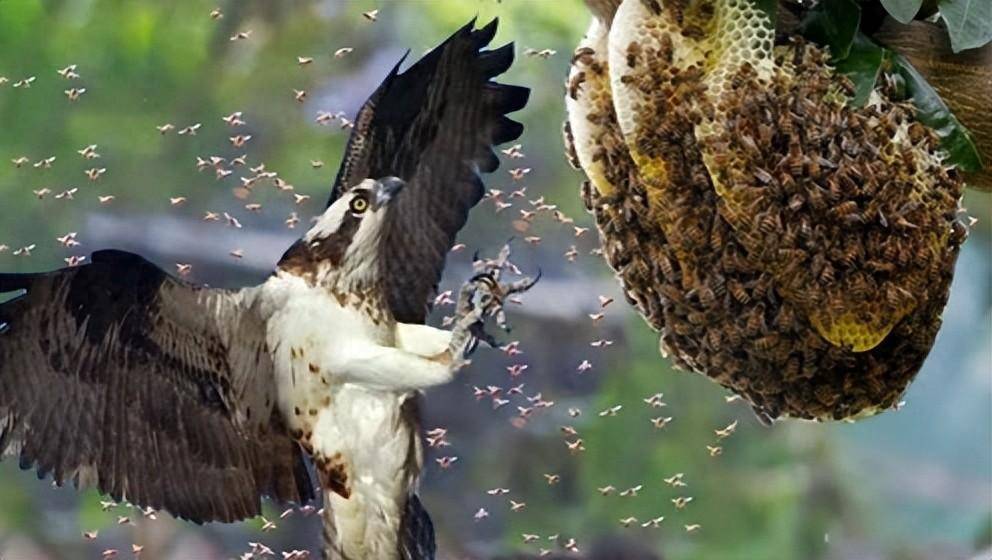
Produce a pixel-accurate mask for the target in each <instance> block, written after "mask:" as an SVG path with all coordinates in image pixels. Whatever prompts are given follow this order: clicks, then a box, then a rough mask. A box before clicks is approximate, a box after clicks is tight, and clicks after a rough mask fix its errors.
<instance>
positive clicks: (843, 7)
mask: <svg viewBox="0 0 992 560" xmlns="http://www.w3.org/2000/svg"><path fill="white" fill-rule="evenodd" d="M860 24H861V6H860V5H859V4H858V3H857V2H855V1H854V0H823V1H822V2H820V3H819V4H817V5H816V6H815V7H814V8H813V9H812V10H810V11H808V12H806V15H805V16H804V17H803V20H802V22H801V23H800V26H799V32H800V33H802V34H803V36H805V37H806V38H807V39H810V40H812V41H815V42H817V43H819V44H821V45H827V46H829V47H830V52H831V53H832V54H833V56H834V60H841V59H844V58H847V54H848V53H849V52H850V50H851V44H852V43H853V42H854V36H855V34H857V32H858V26H859V25H860Z"/></svg>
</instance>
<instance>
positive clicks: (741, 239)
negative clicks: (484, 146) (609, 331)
mask: <svg viewBox="0 0 992 560" xmlns="http://www.w3.org/2000/svg"><path fill="white" fill-rule="evenodd" d="M605 26H606V23H605V22H602V21H600V22H594V26H593V28H592V29H593V30H594V31H595V32H596V33H595V34H591V35H590V37H592V40H587V43H586V44H584V45H582V46H581V48H580V50H581V53H577V54H581V56H577V57H576V59H575V61H574V63H575V66H576V70H573V77H574V76H575V75H577V74H576V72H579V71H581V70H578V69H580V68H585V67H588V66H589V63H590V61H599V62H598V66H597V69H599V70H600V71H603V70H605V71H606V72H608V74H609V84H610V88H609V91H608V92H604V91H603V90H602V88H601V87H599V88H598V89H595V90H594V89H593V88H589V89H588V90H584V89H583V87H582V84H579V85H578V86H576V84H574V83H572V84H571V86H572V87H570V91H569V96H570V97H571V101H570V102H569V106H568V111H569V124H568V125H567V126H566V141H567V142H571V145H573V146H574V147H575V152H576V157H575V160H574V161H575V162H576V163H577V164H578V165H579V166H581V167H582V168H583V169H585V170H586V171H587V175H588V176H589V178H590V182H589V183H587V185H586V187H585V188H584V189H583V197H584V199H585V201H586V204H587V206H588V207H589V209H590V210H591V211H592V212H593V213H594V215H595V217H596V221H597V224H598V226H599V230H600V234H601V238H602V241H603V246H604V254H605V255H606V256H607V258H608V261H609V263H610V265H611V266H612V267H613V268H614V269H615V270H616V272H617V274H618V277H619V278H620V280H621V282H622V283H623V285H624V289H625V291H626V293H627V295H628V299H629V300H631V302H632V303H634V304H635V305H636V306H637V308H638V310H639V311H640V312H641V314H642V315H643V316H644V317H645V319H646V320H647V321H648V322H649V324H650V325H651V326H653V327H654V328H656V329H658V330H659V331H660V332H661V346H662V351H663V352H667V353H670V354H671V356H672V358H673V360H674V361H675V363H676V364H678V365H679V366H682V367H684V368H688V369H692V370H694V371H697V372H699V373H702V374H704V375H707V376H708V377H710V378H712V379H714V380H715V381H717V382H718V383H720V384H721V385H724V386H726V387H728V388H730V389H732V390H733V391H735V392H737V393H739V394H741V395H742V396H744V397H745V398H747V399H748V400H749V401H750V402H751V403H752V405H753V406H754V408H755V410H756V412H758V414H759V416H761V417H764V418H776V417H779V416H783V415H785V416H792V417H799V418H808V419H818V420H825V419H845V418H853V417H858V416H863V415H867V414H872V413H875V412H878V411H880V410H884V409H887V408H890V407H892V406H894V405H895V404H896V403H897V402H898V400H899V398H900V396H901V395H902V393H903V392H904V391H905V389H906V387H907V386H908V384H909V382H910V381H911V380H912V379H913V377H914V376H915V374H916V373H917V371H918V370H919V368H920V366H921V365H922V363H923V360H924V359H925V358H926V355H927V353H928V352H929V350H930V348H931V346H932V344H933V340H934V337H935V335H936V333H937V330H938V329H939V327H940V314H941V312H942V310H943V307H944V304H945V303H946V300H947V294H948V290H949V288H950V282H951V278H952V275H953V268H954V262H955V259H956V257H957V253H958V249H959V247H960V245H961V243H962V242H963V240H964V238H965V236H966V230H965V227H964V226H963V225H962V223H961V222H960V220H959V218H960V217H961V213H960V211H959V200H960V197H961V193H962V182H961V180H960V178H959V177H958V175H957V173H956V172H955V170H953V169H951V168H949V167H948V166H946V165H944V163H943V157H944V156H943V154H942V153H941V152H940V151H939V148H938V141H937V137H936V135H935V134H934V132H933V131H932V130H930V129H928V128H927V127H925V126H924V125H922V124H921V123H919V122H918V121H916V118H915V114H914V110H913V108H912V107H911V106H910V105H909V104H907V103H904V102H899V101H896V100H894V99H895V95H894V93H895V92H894V88H893V87H891V85H890V84H888V83H886V82H884V81H883V82H882V83H881V84H879V87H877V89H876V90H875V91H874V92H873V93H872V95H871V97H870V100H869V103H868V104H867V106H865V107H852V106H851V104H850V97H851V95H852V94H853V91H852V90H853V88H852V85H851V84H850V82H849V81H848V80H847V79H846V78H845V77H843V76H840V75H839V74H837V73H835V72H834V70H833V69H832V68H831V67H830V65H829V59H828V56H827V55H826V53H825V52H824V51H823V50H822V49H820V48H818V47H816V46H814V45H811V44H809V43H806V42H804V41H803V40H801V39H798V38H789V39H785V40H780V41H779V44H775V41H774V37H775V35H774V30H773V29H772V28H771V22H770V20H769V19H768V18H767V16H766V15H765V14H764V13H763V12H761V11H760V10H758V9H756V8H755V7H754V5H753V4H752V2H751V0H699V1H688V0H682V1H668V2H664V7H662V4H661V3H659V2H655V1H653V0H625V1H624V2H623V3H622V4H621V5H620V7H619V9H618V10H617V12H616V14H615V16H614V18H613V21H612V24H611V25H610V27H609V33H608V34H607V35H606V37H605V40H604V39H603V31H602V30H603V29H604V28H605ZM604 48H605V49H606V51H607V54H606V56H604V55H603V54H602V51H603V49H604ZM604 59H605V62H604ZM589 75H590V74H589V73H588V71H587V73H586V76H589ZM596 83H597V84H598V83H601V82H596ZM607 97H608V98H609V99H610V100H611V101H612V108H613V113H612V115H611V114H609V110H608V108H606V109H604V108H603V105H604V103H603V99H604V98H607ZM589 123H595V124H594V126H591V125H590V124H589ZM607 178H609V179H607Z"/></svg>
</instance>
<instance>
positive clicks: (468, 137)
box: [0, 21, 530, 559]
mask: <svg viewBox="0 0 992 560" xmlns="http://www.w3.org/2000/svg"><path fill="white" fill-rule="evenodd" d="M496 24H497V22H496V21H493V22H492V23H490V24H489V25H487V26H485V27H483V28H481V29H474V21H473V22H471V23H469V24H468V25H467V26H465V27H463V28H462V29H460V30H459V31H457V32H456V33H455V34H454V35H452V36H451V37H450V38H449V39H448V40H447V41H445V42H444V43H443V44H441V45H440V46H438V47H437V48H435V49H434V50H433V51H431V52H430V53H428V54H427V55H425V56H424V57H423V58H422V59H421V60H420V61H418V62H416V63H415V64H413V65H412V66H410V67H409V68H408V69H407V70H406V71H404V72H400V71H399V70H400V66H401V64H402V62H403V61H402V60H401V61H400V63H398V64H397V65H396V67H395V68H393V69H392V71H391V72H390V73H389V75H388V76H387V77H386V79H385V81H383V83H382V84H381V85H380V86H379V87H378V89H376V90H375V92H374V93H373V94H372V96H371V97H370V98H369V99H368V101H367V102H366V103H365V104H364V105H363V107H362V108H361V110H360V111H359V113H358V116H357V118H356V120H355V127H354V131H353V132H352V135H351V137H350V139H349V141H348V144H347V148H346V153H345V156H344V158H343V163H342V165H341V168H340V171H339V172H338V174H337V178H336V180H335V182H334V185H333V190H332V193H331V196H330V200H329V202H328V206H327V209H326V210H325V211H324V213H323V215H321V216H320V217H319V219H318V220H317V221H316V223H315V225H314V226H313V227H312V229H310V230H309V231H308V232H307V233H306V234H305V235H304V236H303V238H301V239H300V240H298V241H297V242H296V243H295V244H293V245H292V246H291V247H290V248H289V249H288V250H287V251H286V252H285V254H284V255H283V257H282V258H281V260H280V261H279V263H278V265H277V267H276V269H275V271H274V272H273V273H272V275H271V276H270V277H269V278H268V279H267V280H266V281H265V282H264V283H263V284H261V285H258V286H251V287H245V288H242V289H237V290H223V289H215V288H209V287H205V286H198V285H193V284H190V283H187V282H185V281H183V280H180V279H177V278H174V277H172V276H170V275H168V274H166V273H165V272H164V271H162V270H161V269H159V268H158V267H157V266H155V265H154V264H152V263H151V262H149V261H147V260H145V259H144V258H142V257H140V256H138V255H135V254H131V253H127V252H123V251H117V250H104V251H98V252H95V253H93V255H92V256H91V258H90V259H89V261H88V264H84V265H82V266H77V267H73V268H65V269H61V270H55V271H51V272H44V273H30V274H0V293H10V292H14V293H15V297H14V299H12V300H10V301H7V302H5V303H3V304H0V452H2V453H3V455H15V456H19V457H20V463H21V466H22V467H23V468H31V467H34V468H36V469H37V472H38V474H39V475H40V476H44V475H47V474H51V475H52V476H53V478H54V480H55V482H56V483H58V484H62V483H64V482H67V481H72V482H73V483H74V484H75V485H77V487H78V486H83V485H93V486H95V487H96V488H98V489H99V491H100V492H102V493H104V494H108V495H110V496H111V497H113V498H114V499H116V500H127V501H129V502H131V503H133V504H136V505H139V506H142V507H150V508H154V509H162V510H165V511H168V512H170V513H172V514H173V515H175V516H176V517H179V518H184V519H188V520H191V521H194V522H197V523H200V522H207V521H222V522H231V521H236V520H240V519H244V518H248V517H252V516H255V515H258V514H259V512H260V507H261V506H260V498H261V497H262V496H268V497H270V498H272V499H275V500H278V501H289V502H296V503H299V504H303V503H307V502H309V501H311V500H313V499H315V492H314V489H313V486H312V481H311V479H310V475H309V474H308V473H309V470H308V467H307V465H306V462H305V457H307V456H309V457H310V458H311V459H312V462H313V464H314V469H313V470H314V471H315V472H316V474H317V478H318V480H319V483H320V487H321V489H322V492H323V498H324V506H325V507H324V511H325V513H324V521H325V528H324V554H325V556H327V557H329V558H347V559H359V558H429V557H433V554H434V543H433V529H432V526H431V523H430V518H429V517H428V516H427V514H426V512H425V511H424V509H423V507H422V506H421V504H420V502H419V501H418V499H417V497H416V495H415V485H416V482H417V478H418V475H419V471H420V468H421V464H422V450H421V442H420V439H419V434H418V431H419V426H418V420H417V411H416V403H417V395H418V394H419V391H420V390H422V389H425V388H427V387H431V386H435V385H438V384H442V383H445V382H447V381H449V380H451V379H452V377H453V376H454V375H455V372H456V371H457V369H458V368H459V367H460V366H461V365H462V364H463V363H464V361H465V357H466V356H467V353H468V352H469V351H471V350H472V349H474V346H475V344H476V342H477V341H478V339H479V338H480V337H481V338H485V337H486V336H487V335H486V334H485V331H484V330H482V324H483V322H484V321H485V319H486V317H487V316H489V315H496V316H497V318H498V317H499V316H501V315H502V314H501V303H502V300H503V298H504V297H505V296H506V295H507V294H508V293H512V292H514V291H522V290H523V289H526V288H527V287H529V285H530V282H527V281H526V279H525V280H521V281H518V282H516V283H503V282H501V281H500V279H499V273H500V270H501V267H502V266H503V265H504V264H505V256H506V255H505V253H504V254H503V257H502V258H501V259H497V260H496V261H488V263H487V262H485V261H483V262H482V263H481V264H480V265H479V266H478V267H477V271H479V273H478V274H477V275H476V276H475V277H473V279H472V280H470V281H469V282H468V283H466V285H465V287H464V288H463V289H462V291H461V294H460V299H459V302H458V311H457V316H456V320H455V323H454V326H453V328H452V330H451V331H445V330H439V329H436V328H432V327H429V326H426V325H425V321H426V318H427V315H428V312H429V305H430V302H431V301H432V299H433V296H434V295H435V292H436V290H437V285H438V282H439V280H440V276H441V273H442V270H443V268H444V263H445V257H446V254H447V253H448V252H449V250H450V249H451V247H452V246H453V245H454V241H455V237H456V234H457V233H458V231H459V230H460V229H461V228H462V227H463V226H464V225H465V222H466V220H467V217H468V214H469V210H470V209H471V208H472V207H473V206H475V205H476V203H478V202H479V201H480V199H481V198H482V196H483V192H484V189H483V184H482V180H481V178H480V175H479V174H480V173H481V172H492V171H494V170H495V169H496V168H497V167H498V165H499V161H498V159H497V157H496V155H495V154H494V152H493V147H494V146H495V145H498V144H501V143H504V142H508V141H511V140H514V139H516V138H518V137H519V136H520V134H521V133H522V131H523V126H522V125H521V124H519V123H517V122H514V121H512V120H510V119H509V118H507V117H506V116H505V115H506V114H507V113H511V112H514V111H517V110H519V109H522V108H523V107H524V105H525V104H526V102H527V99H528V95H529V90H528V89H527V88H523V87H519V86H512V85H504V84H500V83H496V82H495V81H493V79H494V78H495V77H496V76H497V75H499V74H502V73H503V72H505V71H506V70H507V69H508V68H509V67H510V65H511V63H512V61H513V54H514V53H513V45H512V44H508V45H506V46H503V47H500V48H497V49H493V50H487V49H486V47H487V45H488V44H489V42H490V41H491V40H492V38H493V36H494V34H495V32H496ZM404 58H405V57H404Z"/></svg>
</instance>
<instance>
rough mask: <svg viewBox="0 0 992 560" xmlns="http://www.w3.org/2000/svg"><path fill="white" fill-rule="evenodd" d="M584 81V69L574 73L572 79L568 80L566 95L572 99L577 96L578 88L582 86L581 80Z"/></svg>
mask: <svg viewBox="0 0 992 560" xmlns="http://www.w3.org/2000/svg"><path fill="white" fill-rule="evenodd" d="M585 81H586V73H585V71H581V72H579V73H577V74H576V75H574V76H572V79H570V80H569V81H568V84H567V87H568V96H569V97H571V98H572V99H578V98H579V88H580V87H581V86H582V84H583V82H585Z"/></svg>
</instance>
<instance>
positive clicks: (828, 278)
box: [817, 264, 835, 286]
mask: <svg viewBox="0 0 992 560" xmlns="http://www.w3.org/2000/svg"><path fill="white" fill-rule="evenodd" d="M817 280H819V282H820V283H821V284H823V285H825V286H829V285H831V284H833V283H834V280H835V275H834V267H832V266H830V264H824V266H823V269H822V270H821V271H820V274H819V275H817Z"/></svg>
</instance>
